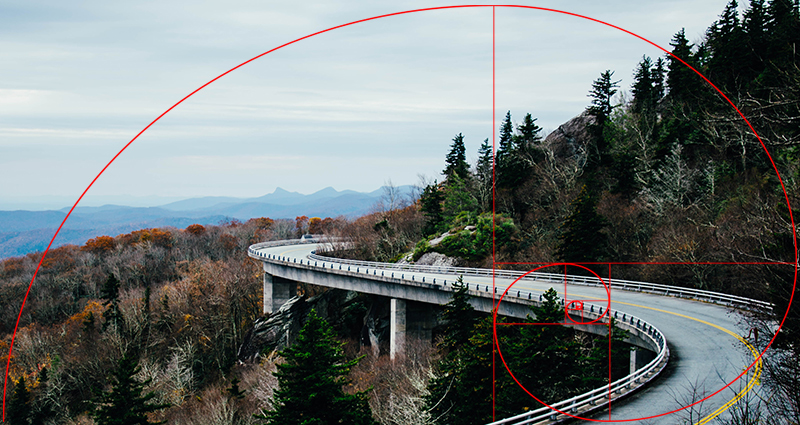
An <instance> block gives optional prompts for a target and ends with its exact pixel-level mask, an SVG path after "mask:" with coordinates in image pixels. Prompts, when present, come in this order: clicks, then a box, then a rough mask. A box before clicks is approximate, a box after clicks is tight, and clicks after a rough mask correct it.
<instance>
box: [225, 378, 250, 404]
mask: <svg viewBox="0 0 800 425" xmlns="http://www.w3.org/2000/svg"><path fill="white" fill-rule="evenodd" d="M239 383H240V381H239V378H233V379H232V380H231V386H230V387H228V388H226V389H225V393H226V394H227V395H228V397H229V398H230V399H235V400H241V399H243V398H244V393H245V391H243V390H240V389H239Z"/></svg>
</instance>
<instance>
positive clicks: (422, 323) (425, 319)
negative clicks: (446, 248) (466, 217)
mask: <svg viewBox="0 0 800 425" xmlns="http://www.w3.org/2000/svg"><path fill="white" fill-rule="evenodd" d="M439 255H441V254H439ZM312 309H314V310H315V311H316V312H317V314H318V315H319V316H320V317H322V318H324V319H325V320H327V321H328V323H330V324H331V325H332V326H333V328H334V330H335V331H336V332H337V333H338V334H339V338H340V339H349V340H357V341H359V343H360V345H361V346H362V347H370V348H371V349H372V350H373V352H374V353H375V354H376V355H378V354H388V352H389V331H390V330H389V328H390V299H389V298H387V297H382V296H378V295H367V294H359V293H357V292H353V291H343V290H339V289H329V290H327V291H325V292H323V293H321V294H319V295H316V296H313V297H310V298H309V297H306V296H297V297H294V298H292V299H290V300H289V301H287V302H286V304H284V305H283V306H282V307H281V308H280V310H278V311H276V312H275V313H273V314H271V315H270V316H268V317H265V318H261V319H258V320H256V322H255V323H254V324H253V328H252V329H250V331H248V332H247V334H246V335H245V337H244V341H243V342H242V345H241V346H240V347H239V352H238V353H237V358H238V359H239V361H253V360H258V358H259V357H261V356H262V355H267V354H270V353H272V352H275V351H281V350H283V349H284V348H286V347H287V346H289V345H291V344H292V343H293V342H294V340H295V338H297V335H298V333H299V332H300V329H302V327H303V324H304V323H305V322H306V318H307V317H308V314H309V312H311V310H312ZM407 309H408V310H407V315H406V320H407V323H406V329H407V332H408V334H407V335H408V336H409V337H410V336H413V337H415V338H419V339H420V340H425V341H427V343H430V342H431V340H432V337H433V336H434V334H433V331H434V328H436V327H437V326H438V325H439V324H440V323H439V321H438V320H439V311H440V308H439V307H438V306H435V305H430V304H423V303H418V302H413V301H408V302H407Z"/></svg>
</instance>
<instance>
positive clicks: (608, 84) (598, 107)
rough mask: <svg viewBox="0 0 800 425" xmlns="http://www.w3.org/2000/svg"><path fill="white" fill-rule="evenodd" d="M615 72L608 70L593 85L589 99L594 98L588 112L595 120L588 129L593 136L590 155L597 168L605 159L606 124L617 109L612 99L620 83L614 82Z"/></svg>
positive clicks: (587, 109) (590, 160)
mask: <svg viewBox="0 0 800 425" xmlns="http://www.w3.org/2000/svg"><path fill="white" fill-rule="evenodd" d="M613 76H614V72H612V71H611V70H606V71H604V72H603V73H602V74H600V77H599V78H598V79H597V80H595V81H594V82H593V83H592V90H591V91H590V92H589V97H591V98H592V102H591V103H592V105H591V106H589V107H588V108H586V111H587V112H588V113H589V115H590V116H591V117H593V118H594V123H592V124H590V125H589V126H588V128H587V130H588V131H589V133H590V134H591V136H592V139H593V140H592V142H593V146H594V149H593V152H591V153H590V157H589V162H590V163H592V164H594V165H595V166H597V165H599V164H601V163H602V162H603V160H604V159H605V156H606V153H607V150H608V142H607V140H606V138H605V135H604V133H605V127H606V123H607V122H608V121H609V120H610V119H611V112H612V111H613V109H614V108H615V107H616V106H615V105H612V104H611V99H612V98H613V97H614V95H615V94H617V90H616V89H617V87H619V81H620V80H617V81H612V77H613Z"/></svg>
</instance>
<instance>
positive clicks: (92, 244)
mask: <svg viewBox="0 0 800 425" xmlns="http://www.w3.org/2000/svg"><path fill="white" fill-rule="evenodd" d="M116 245H117V243H116V241H115V240H114V238H112V237H111V236H98V237H96V238H94V239H89V240H88V241H86V244H85V245H83V247H82V248H81V249H82V250H83V251H88V252H91V253H93V254H100V253H103V252H108V251H111V250H112V249H114V247H115V246H116ZM51 252H52V251H51ZM48 255H49V254H48Z"/></svg>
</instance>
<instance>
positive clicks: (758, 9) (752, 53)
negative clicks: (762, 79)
mask: <svg viewBox="0 0 800 425" xmlns="http://www.w3.org/2000/svg"><path fill="white" fill-rule="evenodd" d="M766 25H767V10H766V9H765V7H764V0H750V7H748V8H747V10H745V12H744V16H743V19H742V28H743V29H744V32H745V40H746V41H745V50H744V52H742V56H743V57H742V64H741V66H740V69H741V70H742V73H743V75H744V78H745V80H746V81H752V80H754V79H755V78H757V77H758V76H759V75H760V74H761V73H762V72H764V67H765V62H764V58H765V55H766V54H767V51H768V50H767V49H768V47H769V45H768V40H767V28H766Z"/></svg>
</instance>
